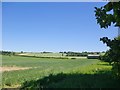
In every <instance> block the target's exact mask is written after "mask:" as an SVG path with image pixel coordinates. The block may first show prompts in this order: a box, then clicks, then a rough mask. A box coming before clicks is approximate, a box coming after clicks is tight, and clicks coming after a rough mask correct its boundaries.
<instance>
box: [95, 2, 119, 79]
mask: <svg viewBox="0 0 120 90" xmlns="http://www.w3.org/2000/svg"><path fill="white" fill-rule="evenodd" d="M109 13H110V14H109ZM112 13H113V14H112ZM95 16H96V19H97V23H98V24H99V25H100V27H101V28H105V29H106V28H108V27H109V26H111V24H112V23H113V24H114V25H115V27H120V1H119V2H109V3H107V4H106V5H105V6H103V7H101V8H97V7H95ZM100 40H101V41H103V43H106V44H107V46H108V47H110V49H109V50H108V51H107V52H106V54H105V56H104V58H103V59H105V60H107V61H109V62H110V63H111V62H113V67H112V70H113V72H114V75H115V76H117V77H119V78H120V37H118V38H114V39H113V40H111V39H108V38H107V37H103V38H101V39H100Z"/></svg>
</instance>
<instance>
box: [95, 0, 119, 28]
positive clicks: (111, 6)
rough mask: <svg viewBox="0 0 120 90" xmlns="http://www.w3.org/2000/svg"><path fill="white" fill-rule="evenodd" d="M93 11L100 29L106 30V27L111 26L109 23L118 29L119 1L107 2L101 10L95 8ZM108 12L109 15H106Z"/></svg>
mask: <svg viewBox="0 0 120 90" xmlns="http://www.w3.org/2000/svg"><path fill="white" fill-rule="evenodd" d="M95 9H96V10H95V16H96V19H97V23H98V24H100V27H101V28H108V26H111V23H113V24H115V26H118V27H120V1H119V2H109V3H108V4H106V5H105V6H103V7H101V8H97V7H95ZM108 12H109V13H110V12H111V13H110V14H108ZM112 13H113V14H112Z"/></svg>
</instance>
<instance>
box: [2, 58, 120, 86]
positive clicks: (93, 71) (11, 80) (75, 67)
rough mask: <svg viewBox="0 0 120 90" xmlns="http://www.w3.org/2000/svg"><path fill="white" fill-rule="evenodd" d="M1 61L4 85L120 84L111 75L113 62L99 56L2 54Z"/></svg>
mask: <svg viewBox="0 0 120 90" xmlns="http://www.w3.org/2000/svg"><path fill="white" fill-rule="evenodd" d="M2 65H3V66H2V68H3V71H2V72H3V74H2V87H3V88H14V87H23V88H25V87H32V86H33V87H37V86H38V85H37V84H39V83H42V85H40V87H41V86H44V87H71V88H74V87H111V84H112V86H113V87H119V84H118V82H117V81H116V80H114V79H113V78H111V76H110V74H111V73H110V70H111V66H110V65H108V63H105V62H101V61H99V60H97V59H53V58H35V57H21V56H3V57H2ZM104 71H106V72H107V74H106V73H104ZM99 73H100V74H99ZM93 75H95V76H93ZM105 78H106V79H105ZM46 79H47V80H46ZM94 80H95V82H96V83H93V82H94ZM104 80H106V81H104ZM43 82H44V83H43ZM73 82H74V84H73ZM108 82H109V83H108Z"/></svg>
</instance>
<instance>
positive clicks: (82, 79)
mask: <svg viewBox="0 0 120 90" xmlns="http://www.w3.org/2000/svg"><path fill="white" fill-rule="evenodd" d="M26 88H30V89H32V88H120V81H119V80H116V79H114V78H113V77H112V76H111V73H110V72H108V71H100V72H97V73H96V74H80V73H73V74H64V73H59V74H56V75H53V74H50V75H49V76H46V77H44V78H42V79H39V80H37V81H26V82H24V83H23V85H22V87H21V89H26Z"/></svg>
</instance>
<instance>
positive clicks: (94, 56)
mask: <svg viewBox="0 0 120 90" xmlns="http://www.w3.org/2000/svg"><path fill="white" fill-rule="evenodd" d="M99 57H100V55H99V54H88V55H87V58H88V59H99Z"/></svg>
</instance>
